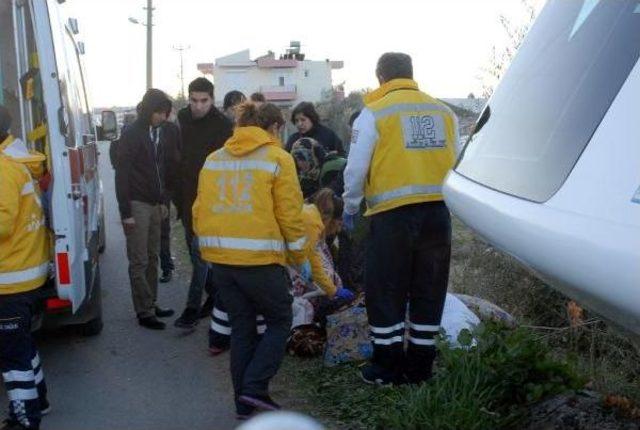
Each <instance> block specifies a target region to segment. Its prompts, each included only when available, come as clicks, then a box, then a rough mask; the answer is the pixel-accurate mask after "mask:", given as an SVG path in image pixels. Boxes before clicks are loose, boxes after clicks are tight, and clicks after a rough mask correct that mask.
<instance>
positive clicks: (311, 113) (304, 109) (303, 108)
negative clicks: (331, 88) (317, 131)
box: [291, 102, 320, 125]
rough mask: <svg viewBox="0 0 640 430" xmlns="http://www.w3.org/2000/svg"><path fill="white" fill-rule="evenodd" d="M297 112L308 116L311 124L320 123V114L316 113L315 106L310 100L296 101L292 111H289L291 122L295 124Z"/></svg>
mask: <svg viewBox="0 0 640 430" xmlns="http://www.w3.org/2000/svg"><path fill="white" fill-rule="evenodd" d="M298 114H302V115H304V116H306V117H307V118H309V119H310V120H311V122H312V123H313V125H316V124H319V123H320V115H318V112H317V111H316V108H315V106H314V105H313V103H310V102H301V103H298V105H297V106H296V107H295V108H293V112H291V122H292V123H294V124H295V122H296V115H298Z"/></svg>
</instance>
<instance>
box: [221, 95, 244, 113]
mask: <svg viewBox="0 0 640 430" xmlns="http://www.w3.org/2000/svg"><path fill="white" fill-rule="evenodd" d="M245 100H247V97H246V96H245V95H244V94H243V93H242V92H240V91H237V90H232V91H229V92H228V93H227V94H225V95H224V101H223V102H222V109H223V110H227V109H229V108H230V107H233V106H235V105H239V104H240V103H242V102H244V101H245Z"/></svg>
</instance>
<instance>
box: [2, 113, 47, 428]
mask: <svg viewBox="0 0 640 430" xmlns="http://www.w3.org/2000/svg"><path fill="white" fill-rule="evenodd" d="M10 122H11V119H10V116H9V113H8V111H7V110H6V109H5V108H4V107H3V106H0V371H1V372H2V378H3V380H4V384H5V388H6V390H7V397H8V398H9V417H8V420H7V424H6V425H7V428H16V429H18V428H27V429H37V428H38V427H39V425H40V418H41V415H42V414H43V413H46V412H47V411H48V408H49V404H48V402H47V398H46V394H47V389H46V384H45V381H44V376H43V373H42V368H41V366H40V357H39V355H38V352H37V350H36V347H35V344H34V342H33V338H32V337H31V317H32V313H33V308H34V306H35V303H36V301H37V300H38V288H40V287H41V286H42V285H43V284H44V283H45V281H46V280H47V273H48V266H49V244H48V235H47V232H46V227H45V222H44V213H43V211H42V206H41V202H40V197H39V195H38V189H37V185H35V184H34V178H33V177H32V174H31V172H30V170H29V168H28V167H27V166H30V167H36V169H35V170H34V173H36V174H41V173H42V172H41V170H40V169H37V166H38V164H42V162H43V161H44V156H42V155H41V154H36V153H33V152H31V153H30V152H29V151H28V150H27V148H26V147H25V145H24V143H22V142H21V141H20V140H19V139H14V138H13V136H11V135H10V134H8V129H9V126H10ZM11 425H13V427H11Z"/></svg>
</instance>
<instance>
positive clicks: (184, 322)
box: [173, 308, 198, 329]
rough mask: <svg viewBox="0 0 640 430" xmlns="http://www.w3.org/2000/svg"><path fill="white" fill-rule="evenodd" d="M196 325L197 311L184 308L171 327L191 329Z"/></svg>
mask: <svg viewBox="0 0 640 430" xmlns="http://www.w3.org/2000/svg"><path fill="white" fill-rule="evenodd" d="M197 324H198V310H197V309H193V308H186V309H185V310H184V312H182V315H180V318H178V319H177V320H176V321H175V322H174V323H173V325H174V326H176V327H178V328H184V329H193V328H194V327H195V326H196V325H197Z"/></svg>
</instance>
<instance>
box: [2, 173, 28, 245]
mask: <svg viewBox="0 0 640 430" xmlns="http://www.w3.org/2000/svg"><path fill="white" fill-rule="evenodd" d="M2 168H3V169H5V166H3V167H2ZM6 170H7V171H5V172H0V175H2V177H0V240H2V239H5V238H7V237H9V236H11V234H12V233H13V231H14V230H15V226H16V221H17V220H18V211H19V210H20V194H21V192H22V187H23V185H21V184H20V182H19V181H18V180H17V177H16V176H15V174H13V173H14V172H13V170H14V169H11V170H9V169H6Z"/></svg>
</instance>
